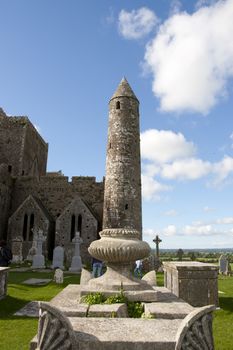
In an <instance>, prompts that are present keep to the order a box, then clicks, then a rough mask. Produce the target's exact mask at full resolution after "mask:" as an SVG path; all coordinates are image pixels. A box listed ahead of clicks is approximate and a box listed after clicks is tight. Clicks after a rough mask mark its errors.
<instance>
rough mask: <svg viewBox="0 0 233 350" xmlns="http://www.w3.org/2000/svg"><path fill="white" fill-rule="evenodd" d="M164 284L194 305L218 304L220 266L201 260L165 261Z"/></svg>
mask: <svg viewBox="0 0 233 350" xmlns="http://www.w3.org/2000/svg"><path fill="white" fill-rule="evenodd" d="M163 265H164V271H165V273H164V285H165V287H167V288H168V289H169V290H170V291H171V292H172V293H173V294H175V295H176V296H177V297H179V298H182V299H183V300H185V301H186V302H187V303H189V304H191V305H192V306H195V307H197V306H205V305H213V304H215V305H216V306H218V304H219V300H218V266H217V265H214V264H205V263H200V262H164V263H163Z"/></svg>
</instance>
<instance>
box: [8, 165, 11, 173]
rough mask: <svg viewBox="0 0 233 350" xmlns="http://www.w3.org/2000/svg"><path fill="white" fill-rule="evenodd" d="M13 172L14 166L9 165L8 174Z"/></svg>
mask: <svg viewBox="0 0 233 350" xmlns="http://www.w3.org/2000/svg"><path fill="white" fill-rule="evenodd" d="M11 171H12V165H8V172H9V173H11Z"/></svg>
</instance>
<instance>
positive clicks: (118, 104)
mask: <svg viewBox="0 0 233 350" xmlns="http://www.w3.org/2000/svg"><path fill="white" fill-rule="evenodd" d="M116 109H121V104H120V101H117V102H116Z"/></svg>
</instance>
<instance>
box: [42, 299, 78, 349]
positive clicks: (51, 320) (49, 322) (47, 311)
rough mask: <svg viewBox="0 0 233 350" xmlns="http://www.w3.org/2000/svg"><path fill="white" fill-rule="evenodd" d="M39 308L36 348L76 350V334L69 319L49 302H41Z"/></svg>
mask: <svg viewBox="0 0 233 350" xmlns="http://www.w3.org/2000/svg"><path fill="white" fill-rule="evenodd" d="M39 308H40V311H39V324H38V333H37V348H36V350H59V349H62V350H74V349H75V347H74V345H75V335H74V332H73V329H72V325H71V323H70V321H69V319H68V318H67V317H66V316H64V315H63V314H62V312H61V311H59V309H57V308H55V307H53V306H51V305H49V304H48V303H43V302H40V303H39ZM76 348H77V347H76Z"/></svg>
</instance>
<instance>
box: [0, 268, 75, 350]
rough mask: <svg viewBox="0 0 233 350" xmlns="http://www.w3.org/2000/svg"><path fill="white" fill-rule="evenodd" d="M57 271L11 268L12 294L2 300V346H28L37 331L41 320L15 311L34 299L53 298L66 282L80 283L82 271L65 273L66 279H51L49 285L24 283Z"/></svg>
mask: <svg viewBox="0 0 233 350" xmlns="http://www.w3.org/2000/svg"><path fill="white" fill-rule="evenodd" d="M53 275H54V273H53V272H50V273H40V272H10V273H9V278H8V293H7V294H8V295H7V297H6V298H5V299H3V300H1V301H0V334H1V338H0V349H1V350H26V349H27V350H28V349H29V342H30V340H31V339H32V338H33V336H34V335H35V334H36V332H37V324H38V320H37V319H36V318H31V317H22V316H13V314H14V313H15V312H16V311H18V310H19V309H20V308H22V307H23V306H24V305H26V304H27V303H28V302H29V301H32V300H43V301H49V300H51V299H52V298H53V297H54V296H55V295H56V294H58V293H59V292H60V291H61V290H62V289H63V288H64V287H65V286H67V285H68V284H71V283H79V275H65V279H64V283H63V284H62V285H58V284H56V283H54V282H50V283H49V284H48V285H47V286H28V285H25V284H22V282H23V281H25V280H27V279H29V278H51V279H53Z"/></svg>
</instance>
